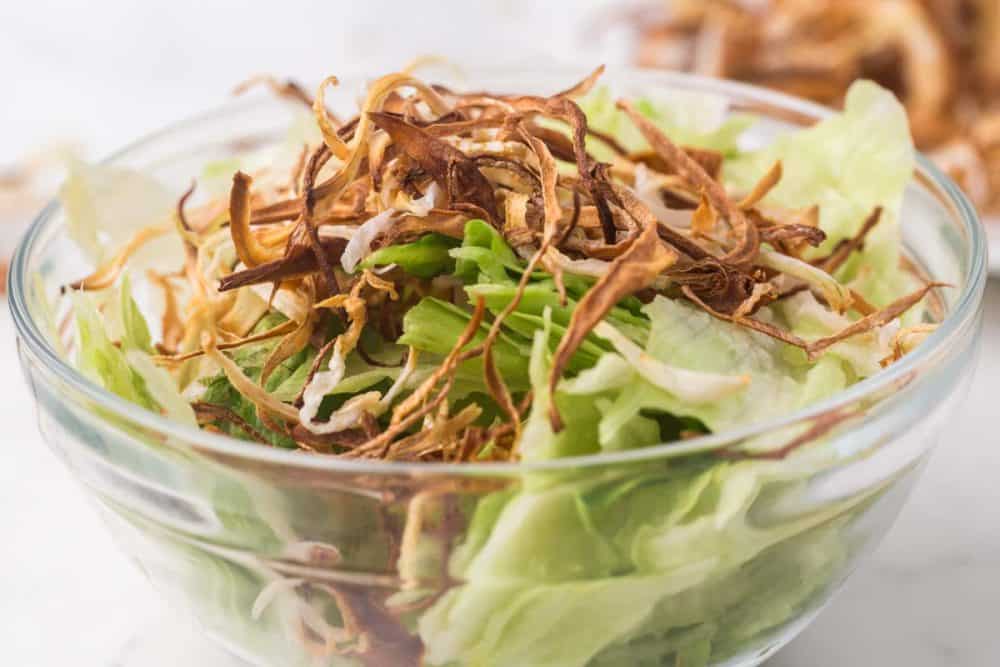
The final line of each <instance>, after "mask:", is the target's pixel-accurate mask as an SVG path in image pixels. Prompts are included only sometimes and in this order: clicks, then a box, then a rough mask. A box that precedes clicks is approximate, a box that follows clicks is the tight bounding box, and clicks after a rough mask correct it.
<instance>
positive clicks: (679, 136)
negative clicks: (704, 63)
mask: <svg viewBox="0 0 1000 667" xmlns="http://www.w3.org/2000/svg"><path fill="white" fill-rule="evenodd" d="M616 99H617V98H616V96H615V95H614V94H613V93H612V92H611V90H610V89H609V88H608V87H606V86H601V87H598V88H596V89H594V90H593V91H592V92H591V93H589V94H588V95H586V96H585V97H583V98H582V99H580V100H579V105H580V108H581V109H582V110H583V112H584V113H585V114H586V115H587V123H588V125H589V126H590V127H592V128H594V129H595V130H599V131H601V132H604V133H605V134H608V135H611V136H612V137H614V138H615V139H617V140H618V142H619V143H620V144H622V145H623V146H624V147H625V148H626V149H628V150H629V151H633V152H635V151H642V150H648V149H649V145H648V144H647V143H646V140H645V139H644V138H643V136H642V134H641V133H640V132H639V130H638V129H636V127H635V125H634V124H633V123H632V122H631V121H630V120H629V119H628V116H626V115H625V113H624V112H622V111H621V110H619V109H618V108H617V107H616V106H615V101H616ZM632 102H633V104H634V105H635V108H636V109H637V110H638V111H639V113H641V114H642V115H644V116H646V117H647V118H649V119H650V120H652V121H653V122H654V123H656V125H657V126H658V127H659V128H660V129H661V130H663V131H664V132H665V133H666V134H667V136H669V137H670V138H672V139H673V140H674V141H675V142H677V143H678V144H680V145H682V146H690V147H694V148H707V149H710V150H716V151H719V152H721V153H722V154H723V155H725V156H727V157H728V156H732V155H736V154H737V152H738V148H739V139H740V137H741V136H742V134H743V133H744V132H745V131H746V130H747V129H748V128H749V127H750V126H751V125H753V123H754V117H753V116H751V115H748V114H728V113H727V112H728V106H729V102H728V101H727V100H726V99H725V98H724V97H722V96H719V95H713V94H711V93H698V92H693V91H683V90H668V91H664V92H663V93H662V94H658V95H647V96H645V97H638V98H632ZM587 148H588V150H591V151H593V152H594V153H595V156H596V157H598V158H599V159H602V160H607V159H610V158H611V157H612V156H613V155H614V153H613V152H611V151H610V150H609V149H608V148H606V147H605V146H604V145H603V144H602V143H601V142H600V141H599V140H597V139H593V138H592V139H590V140H588V142H587Z"/></svg>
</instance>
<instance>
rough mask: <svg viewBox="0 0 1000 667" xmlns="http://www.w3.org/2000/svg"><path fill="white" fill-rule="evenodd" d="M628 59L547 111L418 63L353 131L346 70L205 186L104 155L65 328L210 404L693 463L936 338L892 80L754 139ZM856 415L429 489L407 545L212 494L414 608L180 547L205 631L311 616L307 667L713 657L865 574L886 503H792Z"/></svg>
mask: <svg viewBox="0 0 1000 667" xmlns="http://www.w3.org/2000/svg"><path fill="white" fill-rule="evenodd" d="M601 74H602V68H599V69H597V70H596V71H594V72H593V73H592V74H590V75H589V76H588V77H586V78H585V79H583V80H582V81H580V82H578V83H576V84H574V85H572V86H570V87H568V88H566V89H565V90H563V91H560V92H556V93H553V94H551V95H547V96H538V95H526V94H517V93H516V92H514V93H503V94H500V93H493V92H485V91H476V92H459V91H456V90H452V89H451V88H448V87H445V86H441V85H433V84H428V83H426V82H424V81H422V80H420V79H418V78H416V77H415V75H414V73H413V71H412V70H411V69H405V70H403V71H401V72H398V73H393V74H389V75H387V76H383V77H381V78H379V79H376V80H375V81H373V82H372V83H371V84H370V85H369V86H368V88H367V91H366V93H365V96H364V98H363V100H362V101H361V103H360V109H359V110H358V112H357V113H356V115H353V116H350V117H346V116H345V117H343V118H342V117H339V116H337V115H335V114H334V113H332V112H331V111H330V110H329V109H328V107H327V104H326V102H325V100H324V97H325V92H326V90H327V88H328V87H329V86H330V85H336V84H337V80H336V79H335V78H334V77H330V78H329V79H327V80H326V81H324V82H323V84H322V85H321V86H320V87H319V88H318V90H317V91H316V94H315V96H314V97H313V96H310V95H309V94H308V93H306V92H305V91H304V89H303V88H302V87H301V86H298V85H295V84H290V83H288V84H282V83H279V82H275V81H273V80H267V82H268V83H270V84H271V85H272V87H273V88H274V89H275V91H276V92H277V93H279V94H281V95H283V96H286V97H288V98H290V100H292V103H293V104H300V105H301V106H302V108H303V120H302V122H300V123H297V124H295V125H294V126H293V127H292V128H291V129H290V130H289V138H288V140H287V141H286V142H285V143H284V144H283V145H282V146H279V147H277V148H269V149H267V150H248V151H246V152H245V153H241V154H240V155H238V156H237V157H235V158H227V159H225V160H222V161H218V162H211V163H209V164H206V165H205V166H204V168H203V169H202V171H201V173H199V174H192V176H193V177H194V182H193V183H192V185H191V187H190V188H189V189H188V190H187V191H186V192H184V193H183V194H180V193H174V192H171V191H170V190H169V189H167V188H165V187H164V186H163V185H162V184H160V183H158V182H157V181H156V180H155V179H153V178H152V177H151V176H149V175H147V174H144V173H141V172H136V171H130V170H127V169H123V168H120V167H112V166H93V165H86V164H82V163H77V164H75V165H73V168H72V170H71V177H70V179H69V180H68V182H67V183H66V185H65V186H64V188H63V190H62V193H61V196H62V201H63V204H64V208H65V210H66V216H67V223H68V226H69V230H70V233H71V235H72V236H73V239H74V240H75V241H76V243H77V245H78V246H79V247H80V248H81V249H82V250H83V251H84V252H85V253H87V254H88V256H89V257H90V258H91V259H92V261H93V263H94V265H95V266H96V267H97V268H96V269H95V270H94V271H93V272H91V273H90V274H89V275H86V276H83V277H81V278H80V279H79V280H77V281H76V282H74V283H72V284H70V285H67V286H66V288H65V294H64V297H65V301H66V302H68V303H69V304H70V307H69V309H68V313H69V319H66V320H64V321H63V322H61V323H60V321H59V320H60V317H59V316H57V315H55V314H53V316H52V317H51V318H50V319H51V320H52V323H51V326H52V329H53V331H54V332H55V338H57V339H58V340H60V341H61V343H62V344H63V345H64V347H65V348H66V349H65V352H66V353H67V354H68V355H71V356H72V357H73V358H74V359H75V361H76V363H77V365H78V366H79V368H80V369H81V371H82V372H83V373H85V374H86V375H87V376H88V377H90V378H91V379H92V380H93V381H95V382H97V383H99V384H100V385H102V386H103V387H105V388H106V389H107V390H109V391H111V392H113V393H115V394H117V395H119V396H121V397H123V398H125V399H127V400H129V401H132V402H134V403H136V404H139V405H141V406H144V407H146V408H148V409H150V410H153V411H156V412H159V413H161V414H163V415H165V416H167V417H168V418H170V419H172V420H175V421H177V422H180V423H184V424H187V425H190V426H195V425H197V426H199V427H201V428H203V429H207V430H212V431H216V432H221V433H225V434H228V435H230V436H233V437H235V438H239V439H243V440H247V441H251V442H254V443H258V444H259V446H261V447H274V448H285V449H290V450H298V451H301V452H302V453H303V455H316V456H333V457H341V458H345V459H371V460H375V461H407V462H445V463H466V464H469V465H470V466H476V465H480V464H483V463H487V462H496V461H504V462H515V461H524V462H538V461H547V460H552V459H559V458H566V457H575V456H583V455H594V454H601V453H610V452H619V451H623V450H630V449H636V448H641V447H647V446H652V445H658V444H663V443H668V444H667V446H675V447H684V445H685V442H686V441H688V440H690V439H692V438H696V437H698V436H700V435H703V434H706V433H718V432H724V431H726V430H729V429H734V428H737V427H740V426H744V425H748V424H753V423H755V422H759V421H763V420H769V419H772V418H775V417H780V416H782V415H786V414H789V413H792V412H794V411H795V410H797V409H799V408H802V407H803V406H806V405H809V404H811V403H814V402H816V401H819V400H822V399H824V398H826V397H829V396H831V395H834V394H836V393H837V392H840V391H842V390H844V389H845V388H846V387H848V386H849V385H851V384H853V383H855V382H858V381H859V380H861V379H864V378H866V377H870V376H871V375H873V374H875V373H877V372H879V370H880V369H881V368H882V367H884V366H886V365H888V364H892V363H894V362H896V361H897V360H898V359H899V358H901V357H902V356H903V355H905V354H906V353H907V352H909V351H910V350H912V349H913V348H914V347H915V346H917V345H919V344H920V342H921V341H922V340H923V339H924V338H925V337H926V336H927V334H928V333H929V332H931V331H932V330H933V328H934V322H935V321H936V319H937V318H938V306H937V302H936V290H937V288H939V287H941V286H940V285H939V284H937V283H933V282H928V281H926V280H925V279H924V278H923V277H922V276H921V274H920V273H919V271H917V270H916V268H915V267H914V266H913V264H912V263H911V262H909V261H908V260H907V258H906V257H905V255H904V254H903V253H902V249H901V241H900V233H899V214H900V207H901V202H902V196H903V191H904V188H905V187H906V185H907V184H908V183H909V181H910V179H911V177H912V172H913V169H914V151H913V146H912V141H911V139H910V135H909V132H908V129H907V121H906V114H905V111H904V110H903V108H902V107H901V105H900V104H899V103H898V102H897V101H896V99H895V98H894V97H893V96H892V94H891V93H889V92H887V91H886V90H884V89H882V88H880V87H879V86H877V85H876V84H873V83H871V82H867V81H860V82H858V83H855V84H854V86H853V87H852V88H851V90H850V92H849V94H848V96H847V99H846V104H845V108H844V110H843V111H842V112H840V113H838V114H837V115H834V116H831V117H830V118H828V119H826V120H824V121H822V122H819V123H818V124H816V125H815V126H813V127H811V128H808V129H804V130H799V131H795V132H790V133H786V134H784V135H783V136H781V137H780V138H778V139H777V140H776V141H774V142H772V143H770V144H768V145H766V146H764V147H753V146H748V145H747V143H746V142H745V141H744V140H743V136H744V132H745V131H746V130H747V129H748V128H749V127H751V126H752V125H753V124H754V123H755V122H757V119H755V118H754V117H753V116H752V115H739V114H737V115H729V114H728V113H727V109H726V108H725V104H724V102H723V101H720V100H718V99H716V98H714V97H712V96H710V95H700V94H699V95H694V94H692V93H685V94H683V95H681V94H677V95H671V94H668V93H665V92H657V91H651V92H650V94H649V95H648V96H646V97H639V98H620V97H618V96H616V95H615V94H614V93H613V92H612V90H611V89H610V88H608V87H606V86H603V85H601V83H600V76H601ZM71 324H72V325H75V326H70V325H71ZM60 334H62V335H60ZM849 418H851V415H849V414H843V415H841V416H839V417H836V418H833V419H827V420H825V421H821V422H817V423H815V424H814V425H812V426H811V427H809V428H806V427H802V428H792V429H791V430H787V429H786V432H784V433H783V434H784V435H787V438H784V439H776V438H773V437H769V438H757V439H751V440H750V441H748V442H745V443H744V444H743V445H741V446H740V447H739V448H730V449H724V450H721V451H707V452H704V451H699V452H697V453H696V454H695V455H691V456H684V457H678V458H677V459H676V461H672V462H671V463H670V464H669V465H667V466H662V465H657V466H641V467H639V468H635V467H627V468H622V469H620V470H618V469H615V470H611V469H609V470H607V471H605V472H603V473H602V474H593V473H587V472H586V471H585V470H581V471H580V473H579V474H576V473H574V472H573V470H572V468H570V469H568V470H567V471H564V472H563V473H559V474H552V475H549V474H545V473H543V472H537V473H528V474H526V476H525V478H524V479H523V480H521V482H520V484H519V485H518V486H516V487H508V488H494V487H492V486H490V484H488V483H486V482H484V489H485V490H480V491H481V492H480V491H476V492H475V493H471V492H469V491H468V490H467V489H466V490H463V491H461V493H459V492H458V491H454V490H452V491H448V492H443V491H440V490H438V491H433V492H432V491H424V492H421V493H418V494H417V495H415V496H413V497H412V498H410V497H408V498H407V504H406V506H405V508H404V509H401V510H400V515H399V516H397V517H396V518H395V519H392V520H387V521H389V524H390V525H395V524H393V523H392V521H397V522H398V523H400V524H401V525H403V526H405V528H404V529H403V531H402V537H401V538H400V542H401V543H400V544H396V542H395V541H393V540H389V541H383V537H384V536H383V534H382V533H381V532H379V529H376V528H375V527H374V526H376V525H382V524H381V523H376V521H375V519H374V518H373V517H374V516H375V515H376V514H378V516H379V517H383V515H384V514H385V513H387V512H388V513H389V514H392V512H394V511H395V509H392V508H389V509H387V508H385V507H380V508H379V509H378V510H377V511H376V509H375V508H374V505H372V506H369V505H363V504H361V501H358V500H356V499H347V497H346V496H345V497H344V498H343V499H341V501H340V502H339V504H337V505H332V504H331V505H323V507H324V508H325V510H324V511H327V510H329V508H330V507H336V508H337V509H336V510H335V515H334V516H331V515H329V514H324V513H323V512H317V511H316V510H315V508H313V509H312V510H310V511H306V510H305V508H304V507H302V506H299V505H297V503H298V504H301V503H303V502H305V501H304V500H303V499H301V498H299V499H298V500H292V499H290V498H285V499H283V500H275V499H273V498H272V499H270V500H264V501H262V500H260V499H259V498H256V494H255V493H254V492H252V491H250V490H248V489H243V488H229V487H225V488H223V486H224V485H221V483H220V488H219V489H216V490H215V491H214V496H213V498H214V500H215V502H216V503H217V507H216V513H217V514H218V515H219V521H220V522H221V524H222V525H224V526H225V528H226V530H230V531H233V532H234V534H236V533H239V535H240V538H241V539H244V540H246V539H250V538H251V537H252V539H253V540H254V541H255V542H256V543H258V544H259V545H260V549H261V551H266V552H268V553H275V554H279V555H281V554H284V555H281V556H280V557H281V558H290V557H291V556H289V555H288V554H289V553H292V552H294V553H295V554H301V552H302V550H303V548H305V550H306V552H307V553H308V554H310V555H309V557H308V558H313V559H318V560H317V562H319V561H323V562H326V561H324V559H326V560H330V559H334V560H335V561H336V562H337V563H339V564H340V565H341V566H342V567H344V569H345V570H350V569H351V568H352V567H355V568H357V569H362V568H369V569H370V568H371V567H372V563H373V562H375V561H377V562H378V567H380V568H386V569H388V570H389V571H392V572H395V573H396V574H397V575H398V577H399V578H400V580H401V581H403V582H407V583H405V584H404V585H403V586H401V587H400V589H399V590H397V591H396V592H395V594H393V595H382V594H378V595H376V594H375V593H372V592H359V590H358V589H357V588H352V587H350V586H345V585H334V584H330V583H329V582H328V581H326V580H325V579H324V580H317V581H310V580H308V579H304V578H302V577H301V576H298V575H297V576H295V577H292V576H289V575H282V574H281V573H279V572H278V571H277V570H274V569H268V567H270V566H267V567H265V566H264V565H255V566H254V567H253V568H249V567H248V566H246V564H245V563H243V564H239V565H237V564H235V562H234V561H232V560H228V559H227V558H225V557H223V556H219V555H217V554H215V552H213V551H212V550H211V549H205V550H192V548H191V547H190V546H189V545H188V544H187V543H184V544H183V545H178V546H176V547H175V548H176V549H177V550H178V552H183V553H184V554H185V556H184V557H183V560H184V561H185V563H188V564H191V563H194V564H195V566H193V567H191V569H190V572H191V574H190V577H191V578H190V581H188V584H189V586H190V589H191V590H192V591H196V593H193V595H197V596H198V597H199V598H200V599H202V600H203V601H204V603H205V605H206V607H205V610H204V616H206V617H207V616H209V615H211V614H221V615H222V616H223V617H224V620H223V621H220V623H222V624H226V625H227V627H230V630H228V632H229V634H230V635H236V634H238V635H240V636H241V637H242V640H241V641H243V642H244V643H245V644H248V645H249V644H254V643H255V642H260V641H263V639H262V637H264V636H266V635H267V634H268V633H267V632H262V631H261V628H263V627H267V628H281V630H280V633H278V634H281V633H283V634H284V635H288V636H292V637H294V640H295V644H296V646H301V647H303V649H302V650H303V652H304V654H305V655H307V656H310V657H309V658H308V660H307V659H303V660H302V662H301V664H316V663H315V662H309V660H315V659H316V656H321V657H323V658H325V659H328V662H320V663H319V664H334V665H341V664H343V665H409V664H427V665H441V666H451V665H466V664H469V665H472V664H474V665H498V666H499V665H515V664H516V665H539V666H542V665H552V666H556V665H559V666H563V665H566V666H571V665H581V666H582V665H637V664H642V665H645V664H649V665H660V664H672V665H673V664H676V665H685V666H690V665H706V664H712V663H715V662H716V661H718V660H722V659H725V658H726V657H728V656H732V655H735V654H737V653H739V652H740V651H742V650H744V649H745V647H746V646H747V645H748V643H749V642H752V641H756V640H757V639H759V638H760V637H763V636H765V635H766V634H767V633H768V632H770V631H772V630H773V629H774V628H777V627H780V626H781V625H782V624H785V623H787V622H789V621H790V620H792V619H794V618H796V617H797V616H799V615H800V614H801V613H803V610H804V609H807V608H809V607H810V605H812V604H813V601H814V600H815V599H816V598H817V596H821V595H822V594H823V592H824V591H825V590H826V588H827V586H828V584H829V583H830V582H831V581H832V580H833V579H835V578H836V577H837V576H839V574H840V573H841V572H842V571H843V569H844V568H845V567H846V564H847V563H848V562H849V560H850V555H851V552H852V550H853V548H854V547H853V546H852V545H851V544H850V541H849V540H847V539H846V538H845V537H844V531H845V530H846V527H847V526H848V525H849V523H850V520H851V518H852V516H854V514H855V513H857V512H860V511H861V510H863V509H864V508H865V507H866V506H867V503H869V501H872V500H873V498H874V497H875V496H876V495H877V493H878V492H879V491H880V490H881V487H877V488H874V489H872V490H870V491H865V492H864V493H860V494H858V495H856V496H854V497H851V498H846V499H841V500H840V501H838V502H836V503H833V504H832V505H829V506H826V507H823V508H821V509H819V510H817V511H815V512H812V513H810V514H805V515H802V516H795V517H791V518H788V519H786V520H775V521H772V522H771V523H768V524H766V525H764V524H761V523H760V521H759V518H760V517H759V516H758V515H759V514H760V513H761V509H760V503H761V502H764V501H767V500H774V499H775V498H776V497H777V495H780V494H778V493H777V492H776V491H775V489H781V490H787V489H794V488H797V487H796V486H795V485H796V483H797V480H801V479H802V478H804V477H806V476H808V475H810V474H813V473H815V472H816V471H818V470H821V469H823V467H824V466H828V465H832V464H833V461H834V458H835V457H833V456H831V452H829V451H827V450H826V449H824V447H823V436H825V435H826V434H828V433H829V432H830V430H831V429H833V428H835V427H836V426H837V425H838V423H839V422H840V421H842V420H846V419H849ZM670 443H672V444H670ZM248 488H249V487H248ZM449 494H451V495H449ZM456 494H457V495H456ZM463 494H464V495H463ZM457 496H461V497H457ZM375 504H377V503H375ZM259 505H268V506H274V505H280V506H282V507H281V509H280V510H276V509H274V507H271V509H268V510H267V511H265V510H264V509H255V508H256V507H258V506H259ZM233 507H237V508H239V509H238V510H236V511H238V513H239V514H240V516H241V519H240V520H239V521H238V522H236V521H232V522H231V521H229V520H227V517H228V516H230V514H227V512H228V509H227V508H233ZM296 507H298V509H296ZM396 509H398V508H396ZM276 512H286V513H287V515H288V516H292V517H296V522H297V523H296V525H293V526H289V525H286V524H285V523H284V522H276V521H274V520H273V519H271V518H268V517H273V516H274V515H275V513H276ZM233 516H235V514H233ZM247 517H252V518H250V519H248V518H247ZM456 517H458V518H456ZM383 519H384V517H383V518H380V519H378V521H379V522H382V521H383ZM293 523H295V522H293ZM303 545H305V546H304V547H303ZM296 558H299V556H296ZM307 560H308V559H307ZM310 562H311V561H310ZM442 573H444V574H443V575H442ZM177 578H178V579H180V578H182V577H180V576H179V575H178V577H177ZM431 580H437V581H438V582H439V584H440V585H437V586H430V585H427V582H428V581H431ZM290 619H291V620H290ZM261 650H263V649H261ZM282 655H283V656H284V655H285V654H282ZM283 660H285V662H286V663H287V664H299V662H295V661H293V660H291V659H289V658H287V656H285V657H283ZM668 660H672V662H665V661H668Z"/></svg>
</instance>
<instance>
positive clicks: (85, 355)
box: [72, 292, 158, 410]
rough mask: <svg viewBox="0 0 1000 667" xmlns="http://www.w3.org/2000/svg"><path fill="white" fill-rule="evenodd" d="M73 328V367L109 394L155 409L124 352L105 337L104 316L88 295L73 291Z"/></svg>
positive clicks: (140, 379)
mask: <svg viewBox="0 0 1000 667" xmlns="http://www.w3.org/2000/svg"><path fill="white" fill-rule="evenodd" d="M72 297H73V310H74V314H75V315H76V329H77V362H76V363H77V367H78V368H79V369H80V371H81V372H82V373H83V374H84V375H86V376H87V377H89V378H90V379H91V380H93V381H94V382H96V383H98V384H99V385H101V386H102V387H104V388H105V389H107V390H108V391H110V392H112V393H113V394H117V395H118V396H120V397H122V398H124V399H125V400H127V401H131V402H132V403H135V404H136V405H141V406H142V407H144V408H147V409H150V410H156V409H157V407H158V406H157V405H156V403H155V402H154V401H153V398H152V396H150V394H149V391H148V390H147V388H146V382H145V381H144V380H143V378H142V376H141V375H139V373H137V372H136V371H135V370H134V369H133V368H132V366H131V365H130V364H129V363H128V359H127V358H126V357H125V353H124V352H123V351H122V350H121V349H119V348H118V347H117V346H116V345H115V344H114V343H113V342H112V341H111V339H110V338H109V337H108V334H107V331H106V330H105V328H104V320H103V318H102V316H101V314H100V313H99V312H98V311H97V307H96V306H95V305H94V302H93V299H92V297H91V296H90V295H88V294H85V293H82V292H73V295H72Z"/></svg>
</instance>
